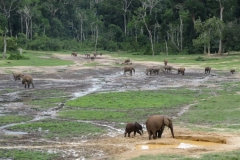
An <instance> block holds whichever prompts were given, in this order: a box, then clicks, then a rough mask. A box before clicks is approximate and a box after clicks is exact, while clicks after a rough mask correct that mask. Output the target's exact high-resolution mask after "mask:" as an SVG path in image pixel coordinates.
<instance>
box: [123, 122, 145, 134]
mask: <svg viewBox="0 0 240 160" xmlns="http://www.w3.org/2000/svg"><path fill="white" fill-rule="evenodd" d="M140 131H142V133H141V132H140ZM131 132H134V136H136V132H137V133H139V134H140V135H142V134H143V129H142V125H140V124H139V123H137V122H135V123H127V125H126V128H125V133H124V137H126V134H128V137H130V134H131Z"/></svg>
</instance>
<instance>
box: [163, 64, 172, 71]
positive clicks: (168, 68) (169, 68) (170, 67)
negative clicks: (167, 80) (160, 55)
mask: <svg viewBox="0 0 240 160" xmlns="http://www.w3.org/2000/svg"><path fill="white" fill-rule="evenodd" d="M164 69H165V72H172V66H168V65H167V66H165V67H164Z"/></svg>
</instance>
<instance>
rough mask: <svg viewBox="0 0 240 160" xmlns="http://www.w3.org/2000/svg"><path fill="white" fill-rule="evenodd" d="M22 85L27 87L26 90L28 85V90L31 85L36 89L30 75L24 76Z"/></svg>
mask: <svg viewBox="0 0 240 160" xmlns="http://www.w3.org/2000/svg"><path fill="white" fill-rule="evenodd" d="M22 84H23V85H25V88H26V86H27V85H28V88H29V87H30V84H32V88H34V85H33V78H32V76H30V75H25V76H23V77H22Z"/></svg>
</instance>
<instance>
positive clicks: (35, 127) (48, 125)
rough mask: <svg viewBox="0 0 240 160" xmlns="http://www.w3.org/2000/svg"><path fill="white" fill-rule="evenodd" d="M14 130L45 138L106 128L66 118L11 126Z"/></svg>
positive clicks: (94, 133)
mask: <svg viewBox="0 0 240 160" xmlns="http://www.w3.org/2000/svg"><path fill="white" fill-rule="evenodd" d="M8 129H10V130H13V131H24V132H30V133H34V134H40V135H41V136H42V137H44V138H51V139H52V138H56V137H59V138H73V137H81V136H86V135H88V134H91V135H92V136H94V135H96V134H97V133H103V132H104V129H103V128H101V127H97V126H95V125H92V124H90V123H80V122H70V121H64V120H52V119H45V120H42V121H37V122H29V123H26V124H20V125H16V126H12V127H9V128H8Z"/></svg>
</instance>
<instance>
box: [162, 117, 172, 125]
mask: <svg viewBox="0 0 240 160" xmlns="http://www.w3.org/2000/svg"><path fill="white" fill-rule="evenodd" d="M163 122H164V124H165V125H166V126H168V127H170V126H172V120H171V119H170V118H168V117H166V116H164V118H163Z"/></svg>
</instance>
